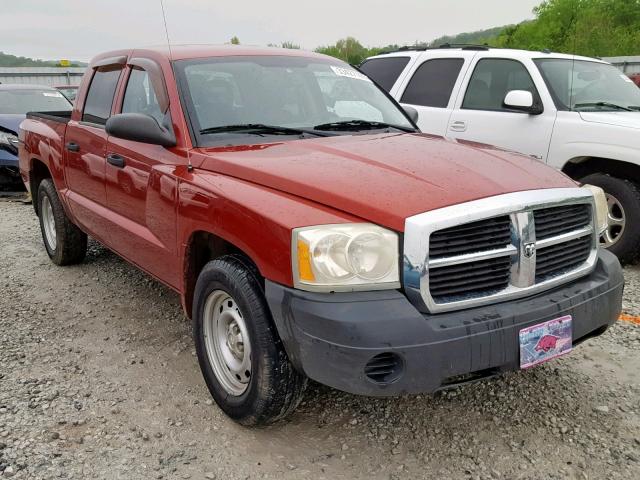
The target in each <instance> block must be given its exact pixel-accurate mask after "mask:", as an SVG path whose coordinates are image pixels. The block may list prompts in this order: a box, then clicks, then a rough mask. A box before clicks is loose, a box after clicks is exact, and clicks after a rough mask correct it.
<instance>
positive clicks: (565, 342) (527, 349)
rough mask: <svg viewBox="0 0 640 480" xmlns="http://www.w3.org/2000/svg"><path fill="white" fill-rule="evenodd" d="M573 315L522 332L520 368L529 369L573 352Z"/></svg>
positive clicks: (524, 329)
mask: <svg viewBox="0 0 640 480" xmlns="http://www.w3.org/2000/svg"><path fill="white" fill-rule="evenodd" d="M571 338H572V328H571V315H567V316H565V317H560V318H556V319H554V320H549V321H547V322H544V323H539V324H537V325H532V326H531V327H527V328H523V329H522V330H520V368H529V367H533V366H534V365H538V364H539V363H542V362H546V361H547V360H551V359H552V358H556V357H559V356H560V355H564V354H565V353H569V352H570V351H571V347H572V344H571Z"/></svg>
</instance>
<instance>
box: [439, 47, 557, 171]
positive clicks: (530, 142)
mask: <svg viewBox="0 0 640 480" xmlns="http://www.w3.org/2000/svg"><path fill="white" fill-rule="evenodd" d="M499 55H500V51H499V50H496V51H495V52H493V51H492V52H487V53H483V54H480V55H478V57H477V58H476V59H475V61H474V65H473V66H472V68H470V69H469V74H468V75H467V78H466V79H465V81H464V85H463V92H464V94H461V95H460V96H459V98H458V100H457V102H456V108H455V110H454V112H453V114H452V115H451V118H450V120H449V129H448V132H447V136H450V137H453V138H458V139H463V140H469V141H474V142H481V143H487V144H489V145H495V146H498V147H501V148H505V149H507V150H513V151H515V152H518V153H522V154H525V155H527V156H530V157H532V158H535V159H537V160H543V161H545V160H546V157H547V152H548V149H549V142H550V140H551V134H552V132H553V125H554V123H555V118H556V110H555V108H554V107H553V106H551V105H549V104H544V103H543V100H542V99H541V97H540V94H539V92H540V91H544V86H543V85H539V84H537V82H538V81H542V79H541V78H538V77H539V75H538V76H532V74H531V73H532V72H535V70H534V69H533V68H532V69H531V70H530V69H528V68H527V65H529V64H531V65H530V66H531V67H533V64H532V62H531V61H530V60H527V59H523V60H517V59H513V58H500V57H499ZM511 90H527V91H529V92H531V93H532V94H533V97H534V102H538V103H540V104H541V105H542V106H543V112H542V113H541V114H539V115H532V114H529V113H526V112H517V111H513V110H509V109H508V108H506V107H505V106H504V105H503V102H504V98H505V96H506V95H507V93H508V92H509V91H511Z"/></svg>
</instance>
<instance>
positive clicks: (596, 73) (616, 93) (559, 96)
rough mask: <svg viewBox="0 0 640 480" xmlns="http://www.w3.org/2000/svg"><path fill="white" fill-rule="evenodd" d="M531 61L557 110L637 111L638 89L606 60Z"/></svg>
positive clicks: (553, 59) (550, 59)
mask: <svg viewBox="0 0 640 480" xmlns="http://www.w3.org/2000/svg"><path fill="white" fill-rule="evenodd" d="M535 63H536V65H537V67H538V70H540V73H541V74H542V77H543V78H544V81H545V82H546V84H547V87H549V90H550V91H551V95H552V96H553V99H554V102H555V103H556V106H557V107H558V109H560V110H573V111H582V112H584V111H593V112H601V111H634V110H636V111H637V110H640V88H638V87H637V86H636V85H635V84H634V83H633V81H632V80H631V79H630V78H629V77H627V76H626V75H624V74H623V73H622V72H621V71H620V70H618V69H617V68H615V67H614V66H612V65H609V64H608V63H599V62H590V61H587V60H576V61H573V60H571V59H564V58H544V59H537V60H535Z"/></svg>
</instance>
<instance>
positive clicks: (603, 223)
mask: <svg viewBox="0 0 640 480" xmlns="http://www.w3.org/2000/svg"><path fill="white" fill-rule="evenodd" d="M583 188H587V189H589V190H591V193H592V194H593V199H594V200H595V205H596V218H595V222H596V228H597V229H598V233H599V234H600V233H602V232H604V231H605V230H606V229H607V226H608V225H609V220H608V217H609V205H608V204H607V195H606V194H605V193H604V190H602V189H601V188H600V187H596V186H595V185H584V186H583Z"/></svg>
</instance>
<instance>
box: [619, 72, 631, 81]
mask: <svg viewBox="0 0 640 480" xmlns="http://www.w3.org/2000/svg"><path fill="white" fill-rule="evenodd" d="M620 76H621V77H622V79H623V80H624V81H625V82H629V83H633V80H631V79H630V78H629V77H627V76H626V75H624V74H622V75H620Z"/></svg>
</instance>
